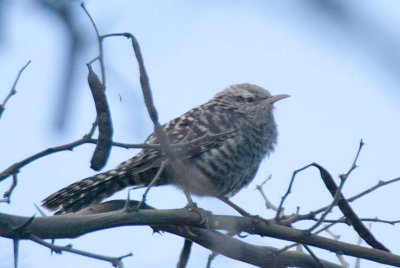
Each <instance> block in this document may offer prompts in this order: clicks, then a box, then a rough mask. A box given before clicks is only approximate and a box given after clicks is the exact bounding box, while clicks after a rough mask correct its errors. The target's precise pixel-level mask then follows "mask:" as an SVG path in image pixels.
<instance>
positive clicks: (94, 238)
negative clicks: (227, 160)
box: [0, 0, 400, 267]
mask: <svg viewBox="0 0 400 268" xmlns="http://www.w3.org/2000/svg"><path fill="white" fill-rule="evenodd" d="M85 3H86V7H87V9H88V10H89V12H90V13H91V15H92V17H93V19H94V20H95V22H96V24H97V26H98V28H99V31H100V33H101V34H108V33H116V32H131V33H133V34H134V35H135V36H136V37H137V39H138V40H139V42H140V45H141V48H142V52H143V56H144V60H145V64H146V67H147V70H148V73H149V76H150V81H151V85H152V89H153V95H154V99H155V104H156V106H157V109H158V111H159V114H160V120H161V121H162V122H163V123H164V122H167V121H169V120H171V119H173V118H174V117H176V116H179V115H181V114H182V113H184V112H186V111H187V110H189V109H191V108H192V107H194V106H197V105H199V104H201V103H203V102H205V101H207V100H208V99H209V98H211V97H212V96H213V95H214V94H216V93H217V92H218V91H220V90H222V89H224V88H225V87H227V86H228V85H230V84H235V83H242V82H249V83H254V84H257V85H260V86H262V87H264V88H267V89H268V90H270V91H271V92H272V93H273V94H281V93H286V94H290V95H291V98H289V99H287V100H285V101H282V102H279V103H277V105H276V111H275V115H276V120H277V122H278V126H279V132H280V136H279V144H278V146H277V148H276V151H275V153H274V154H272V155H271V156H270V157H269V159H266V160H265V161H264V162H263V164H262V166H261V168H260V170H259V172H258V175H257V177H256V178H255V179H254V181H253V182H252V183H251V184H250V185H249V187H248V188H247V189H244V190H242V191H241V192H240V193H238V194H237V195H236V196H235V197H234V198H233V201H234V202H236V203H237V204H238V205H240V206H242V207H244V208H246V209H247V210H248V211H249V212H251V213H252V214H259V215H261V216H263V217H267V218H268V217H273V216H274V215H275V213H274V212H272V211H269V210H268V211H267V210H266V209H265V206H264V202H263V200H262V198H261V195H260V194H259V192H257V191H256V190H255V186H256V185H257V184H260V183H262V182H263V181H264V180H265V179H266V178H267V177H268V176H269V175H272V179H271V180H270V181H268V182H267V184H266V185H265V192H266V194H267V196H268V198H269V199H270V200H271V201H272V202H273V203H275V204H279V201H280V200H281V196H282V195H283V194H284V192H285V191H286V188H287V186H288V183H289V181H290V178H291V175H292V172H293V171H294V170H296V169H298V168H301V167H303V166H304V165H306V164H309V163H311V162H318V163H319V164H321V165H323V166H324V167H325V168H326V169H328V170H329V171H330V172H331V174H332V175H334V177H335V178H338V175H339V174H341V173H345V172H347V170H348V169H349V168H350V166H351V164H352V161H353V159H354V156H355V154H356V151H357V148H358V144H359V141H360V139H363V140H364V142H365V143H366V146H365V147H364V148H363V150H362V152H361V156H360V158H359V161H358V166H359V167H358V168H357V169H356V170H355V171H354V172H353V173H352V174H351V176H350V177H349V179H348V181H347V183H346V184H345V187H344V190H343V193H344V194H345V196H347V197H350V196H352V195H354V194H356V193H358V192H361V191H362V190H364V189H366V188H369V187H371V186H373V185H375V184H376V183H378V181H379V180H389V179H392V178H395V177H398V176H400V165H399V162H398V161H399V151H400V142H399V139H398V137H399V136H400V127H399V117H400V108H399V100H400V92H399V86H398V84H399V82H400V16H399V15H398V14H399V13H398V10H399V8H400V2H398V1H396V0H381V1H372V0H363V1H361V0H353V1H339V0H337V1H334V0H325V1H324V0H298V1H286V0H281V1H256V0H254V1H245V2H244V1H227V0H220V1H208V0H206V1H177V0H176V1H175V0H173V1H152V0H148V1H127V0H125V1H122V0H114V1H85ZM79 4H80V2H79V1H61V0H60V1H56V0H53V1H51V0H36V1H32V0H31V1H26V0H15V1H7V0H1V1H0V101H1V102H2V101H3V99H4V98H5V97H6V96H7V94H8V92H9V90H10V89H11V86H12V83H13V81H14V79H15V77H16V75H17V73H18V71H19V69H20V68H21V67H22V66H23V65H24V64H25V63H26V62H27V61H28V60H32V63H31V65H30V66H29V67H28V68H27V69H26V70H25V72H24V73H23V75H22V77H21V79H20V81H19V83H18V86H17V91H18V93H17V95H15V96H14V97H13V98H12V99H11V100H10V101H9V103H8V104H7V106H6V110H5V112H4V114H3V116H2V118H1V120H0V129H1V131H0V170H4V169H5V168H7V167H8V166H10V165H11V164H13V163H15V162H17V161H20V160H22V159H24V158H26V157H28V156H30V155H32V154H34V153H36V152H38V151H41V150H43V149H46V148H48V147H52V146H56V145H60V144H64V143H67V142H71V141H73V140H76V139H78V138H80V137H81V136H82V135H84V134H85V133H87V132H88V131H89V129H90V127H91V123H92V122H93V120H94V119H95V108H94V105H93V100H92V97H91V93H90V91H89V88H88V86H87V81H86V76H87V68H86V63H87V62H89V61H90V60H92V59H93V58H95V57H96V56H97V55H98V47H97V42H96V36H95V33H94V31H93V28H92V26H91V24H90V21H89V19H88V17H87V16H86V15H85V14H84V12H83V10H82V9H81V8H80V6H79ZM104 44H105V46H104V53H105V63H106V72H107V95H108V99H109V103H110V108H111V111H112V116H113V123H114V133H115V134H114V140H115V141H120V142H130V143H140V142H142V141H143V140H144V139H145V138H146V137H147V135H148V134H150V133H151V131H152V124H151V121H150V119H149V117H148V115H147V112H146V110H145V107H144V104H143V97H142V95H141V90H140V85H139V76H138V68H137V64H136V60H135V58H134V56H133V52H132V49H131V46H130V43H129V42H128V41H127V40H126V39H124V38H114V39H107V40H106V41H105V43H104ZM97 70H98V68H97ZM93 150H94V146H93V145H84V146H81V147H79V148H77V149H75V150H74V151H73V152H63V153H58V154H54V155H51V156H49V157H46V158H44V159H40V160H38V161H36V162H34V163H32V164H31V165H29V166H27V167H25V168H23V169H22V171H21V172H20V174H19V176H18V178H19V181H18V183H19V185H18V187H17V188H16V190H15V192H14V194H13V196H12V203H11V204H10V205H7V204H5V203H2V204H0V208H1V211H2V212H5V213H12V214H17V215H25V216H31V215H33V214H38V213H37V211H36V209H35V207H34V204H40V201H41V200H42V199H43V198H45V197H47V196H48V195H49V194H51V193H53V192H54V191H56V190H58V189H60V188H61V187H64V186H66V185H68V184H70V183H72V182H75V181H77V180H79V179H82V178H85V177H87V176H90V175H92V174H94V173H95V172H94V171H93V170H91V169H90V167H89V166H90V163H89V161H90V158H91V155H92V152H93ZM136 152H137V151H135V150H125V149H119V148H113V150H112V153H111V156H110V159H109V162H108V165H107V166H106V168H105V169H107V168H113V167H114V166H115V165H117V164H118V163H120V162H121V161H124V160H126V159H128V158H129V157H132V156H133V155H134V154H135V153H136ZM10 182H11V180H10V179H8V180H6V181H3V182H2V183H1V184H0V192H1V193H3V192H4V191H5V190H6V189H7V188H8V187H9V183H10ZM399 191H400V185H399V184H392V185H390V186H387V187H385V188H382V189H380V190H377V191H375V192H373V193H371V194H369V195H368V196H366V197H363V198H362V199H359V200H357V201H356V202H354V203H352V206H353V208H354V209H355V211H356V212H357V213H358V215H359V216H360V217H378V218H380V219H387V220H399V219H400V213H399V210H398V206H397V204H398V202H399V195H398V192H399ZM126 195H127V191H122V192H121V193H119V194H117V195H115V196H113V197H112V198H113V199H115V198H125V197H126ZM141 195H142V191H135V192H133V198H136V199H140V198H141ZM195 199H196V200H195V201H196V202H198V204H199V205H200V206H201V207H203V208H205V209H208V210H212V211H213V212H214V213H216V214H231V215H236V213H235V212H234V211H233V210H232V209H231V208H230V207H227V206H226V205H225V204H223V203H221V202H220V201H218V200H216V199H213V198H200V199H199V198H195ZM330 202H331V197H330V194H329V193H328V191H327V190H326V189H325V187H324V185H323V183H322V181H321V179H320V177H319V176H318V172H317V171H316V170H307V171H306V172H303V173H301V174H300V175H299V176H298V178H297V180H296V181H295V184H294V188H293V191H292V194H291V195H290V196H289V198H288V200H287V202H286V206H285V212H286V213H287V214H290V213H294V212H296V209H297V207H299V210H300V212H301V213H307V212H309V211H311V210H315V209H317V208H320V207H322V206H324V205H327V204H329V203H330ZM148 203H149V204H150V205H152V206H155V207H157V208H160V209H168V208H181V207H183V206H185V205H186V199H185V197H184V194H183V193H181V192H180V191H179V190H177V189H175V188H174V187H161V188H157V189H153V190H152V191H151V192H150V195H149V196H148ZM338 217H340V213H338V211H337V210H335V212H334V213H333V214H332V215H330V216H329V218H330V219H336V218H338ZM307 226H309V225H306V224H299V225H296V227H298V228H306V227H307ZM371 229H372V232H373V233H374V234H375V236H376V238H377V239H378V240H380V241H381V242H382V243H383V244H385V245H386V246H387V247H388V248H389V249H391V250H392V252H394V253H396V254H399V253H400V243H399V242H398V239H394V237H399V235H400V226H391V225H388V224H382V223H374V224H372V226H371ZM331 230H332V231H333V232H334V233H335V234H337V235H340V236H341V238H340V239H341V240H342V241H346V242H349V243H356V242H357V240H358V236H357V234H356V233H355V232H354V231H353V230H352V229H351V228H350V227H347V226H345V225H336V226H335V227H333V228H332V229H331ZM325 235H326V236H328V237H329V235H328V234H325ZM244 240H245V241H247V242H249V243H254V244H258V245H267V246H275V247H278V248H279V247H282V246H284V245H287V244H290V242H287V243H284V242H282V241H277V240H274V239H270V238H260V237H253V236H250V237H247V238H246V239H244ZM57 243H58V244H60V245H65V244H68V243H72V244H73V246H74V247H76V248H78V249H82V250H87V251H91V252H94V253H99V254H105V255H109V256H120V255H124V254H126V253H129V252H133V254H134V256H133V257H131V258H127V259H125V260H124V263H125V266H126V267H174V266H175V265H176V263H177V261H178V258H179V254H180V250H181V246H182V245H183V239H182V238H180V237H175V236H173V235H170V234H161V235H160V234H152V230H151V229H150V228H149V227H124V228H118V229H110V230H105V231H101V232H97V233H92V234H88V235H85V236H84V237H81V238H78V239H74V240H57ZM20 247H21V248H20V259H19V260H20V267H110V265H109V264H108V263H105V262H101V261H97V260H93V259H89V258H85V257H81V256H76V255H70V254H69V253H64V254H63V255H57V254H53V255H52V256H51V254H50V251H49V250H48V249H46V248H44V247H42V246H38V245H36V244H34V243H33V242H29V241H22V242H21V244H20ZM0 248H2V250H1V252H0V266H1V267H12V265H13V247H12V241H10V240H7V239H0ZM315 252H316V254H317V255H318V256H319V257H321V258H324V259H328V260H331V261H336V262H337V259H336V256H335V254H333V253H329V252H325V251H321V250H317V249H316V250H315ZM209 254H210V252H209V251H208V250H206V249H204V248H202V247H200V246H194V248H193V250H192V255H191V258H190V262H189V267H205V265H206V263H207V257H208V255H209ZM345 259H346V260H347V261H348V262H349V263H350V265H351V267H354V263H355V259H354V258H350V257H345ZM247 266H248V265H246V264H243V263H240V262H237V261H234V260H230V259H228V258H225V257H223V256H218V257H216V259H215V260H214V262H213V267H247ZM361 267H384V266H383V265H379V264H376V263H371V262H368V261H364V260H363V261H361Z"/></svg>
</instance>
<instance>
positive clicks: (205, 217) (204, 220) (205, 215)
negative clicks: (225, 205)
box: [186, 202, 212, 229]
mask: <svg viewBox="0 0 400 268" xmlns="http://www.w3.org/2000/svg"><path fill="white" fill-rule="evenodd" d="M186 208H187V209H189V210H190V211H193V212H195V213H197V214H198V215H199V216H200V224H201V225H203V224H204V225H205V226H206V228H207V229H210V224H209V216H210V215H212V213H211V212H210V211H207V210H205V209H202V208H200V207H198V206H197V204H196V203H195V202H191V203H189V204H187V206H186Z"/></svg>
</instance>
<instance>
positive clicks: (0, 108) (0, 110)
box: [0, 61, 32, 119]
mask: <svg viewBox="0 0 400 268" xmlns="http://www.w3.org/2000/svg"><path fill="white" fill-rule="evenodd" d="M31 62H32V61H28V62H27V63H26V64H25V65H24V66H23V67H22V68H21V70H19V72H18V75H17V78H15V80H14V84H13V85H12V87H11V90H10V93H8V95H7V96H6V98H5V99H4V101H3V103H2V104H0V119H1V116H2V114H3V112H4V110H5V109H6V104H7V102H8V101H9V100H10V99H11V97H12V96H13V95H15V94H16V93H17V90H16V88H17V84H18V81H19V78H20V77H21V75H22V73H23V71H24V70H25V69H26V67H28V65H29V64H30V63H31Z"/></svg>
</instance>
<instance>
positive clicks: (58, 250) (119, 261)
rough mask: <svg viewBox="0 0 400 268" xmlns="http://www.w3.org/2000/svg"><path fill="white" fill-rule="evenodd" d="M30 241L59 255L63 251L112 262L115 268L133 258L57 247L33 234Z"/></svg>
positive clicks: (70, 246)
mask: <svg viewBox="0 0 400 268" xmlns="http://www.w3.org/2000/svg"><path fill="white" fill-rule="evenodd" d="M29 239H30V240H32V241H33V242H36V243H38V244H40V245H42V246H45V247H47V248H49V249H51V250H52V251H54V252H55V253H58V254H61V253H62V252H63V251H65V252H70V253H74V254H77V255H81V256H85V257H89V258H93V259H97V260H102V261H107V262H110V263H111V264H112V266H114V267H123V265H122V259H124V258H127V257H131V256H133V254H132V253H128V254H126V255H123V256H120V257H109V256H104V255H100V254H95V253H91V252H87V251H83V250H79V249H74V248H72V245H67V246H57V245H55V244H52V243H48V242H46V241H44V240H43V239H41V238H40V237H38V236H36V235H33V234H30V235H29Z"/></svg>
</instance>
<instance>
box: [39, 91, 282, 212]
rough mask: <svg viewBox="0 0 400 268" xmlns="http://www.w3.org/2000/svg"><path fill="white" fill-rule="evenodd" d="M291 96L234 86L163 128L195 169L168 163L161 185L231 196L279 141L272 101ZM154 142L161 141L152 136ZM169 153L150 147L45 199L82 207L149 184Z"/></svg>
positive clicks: (67, 208) (53, 205) (65, 207)
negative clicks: (178, 169) (185, 172)
mask: <svg viewBox="0 0 400 268" xmlns="http://www.w3.org/2000/svg"><path fill="white" fill-rule="evenodd" d="M286 97H288V95H275V96H271V94H270V93H269V92H268V91H267V90H265V89H263V88H261V87H259V86H256V85H252V84H238V85H232V86H230V87H228V88H227V89H225V90H223V91H221V92H220V93H218V94H217V95H216V96H215V97H214V98H212V99H211V100H210V101H208V102H207V103H205V104H203V105H201V106H199V107H197V108H194V109H192V110H190V111H188V112H187V113H185V114H183V115H182V116H180V117H177V118H175V119H174V120H171V121H170V122H168V123H167V124H165V125H164V126H163V129H164V131H165V132H166V134H167V136H168V138H169V140H170V143H171V144H172V145H173V147H174V149H175V150H176V153H177V154H178V156H179V157H180V159H182V161H183V162H184V164H185V167H186V168H187V169H189V170H190V176H188V178H184V181H182V179H179V178H178V176H177V174H176V173H175V172H174V169H173V168H172V167H171V166H170V165H167V166H166V168H165V169H164V171H163V172H162V174H161V177H160V180H159V182H158V184H157V185H165V184H175V185H177V186H179V187H181V188H185V189H186V190H188V191H189V192H190V193H193V194H196V195H200V196H205V195H207V196H232V195H234V194H235V193H237V192H238V191H239V190H240V189H242V188H243V187H244V186H246V185H247V184H248V183H249V182H250V181H251V180H252V179H253V178H254V176H255V173H256V172H257V169H258V166H259V164H260V162H261V160H262V159H263V158H264V157H265V156H266V155H268V154H269V153H271V152H272V151H273V149H274V145H275V143H276V139H277V128H276V123H275V120H274V117H273V114H272V110H273V103H274V102H276V101H278V100H281V99H283V98H286ZM146 142H147V143H149V144H157V143H158V141H157V138H156V137H155V136H154V134H151V135H150V136H149V137H148V138H147V140H146ZM164 160H166V156H165V155H164V154H163V153H162V152H161V151H160V150H159V149H156V148H145V149H143V150H142V151H140V152H139V153H138V154H137V155H136V156H135V157H133V158H131V159H129V160H127V161H125V162H123V163H121V164H120V165H118V166H117V167H116V168H115V169H113V170H110V171H106V172H104V173H100V174H97V175H94V176H92V177H89V178H86V179H83V180H81V181H78V182H75V183H73V184H71V185H69V186H67V187H65V188H63V189H61V190H59V191H58V192H56V193H54V194H52V195H50V196H49V197H47V198H46V199H45V200H44V201H43V206H44V207H46V208H48V209H51V210H55V209H58V208H61V209H62V211H63V212H74V211H78V210H80V209H81V208H83V207H86V206H88V205H90V204H93V203H96V202H100V201H101V200H103V199H104V198H106V197H108V196H110V195H112V194H114V193H115V192H117V191H120V190H122V189H124V188H126V187H128V186H147V185H148V184H149V183H150V182H151V180H152V178H153V177H154V176H155V174H156V173H157V171H158V169H159V168H160V166H161V163H162V162H163V161H164Z"/></svg>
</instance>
